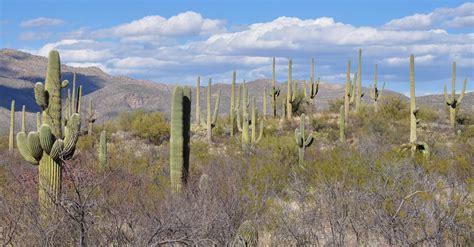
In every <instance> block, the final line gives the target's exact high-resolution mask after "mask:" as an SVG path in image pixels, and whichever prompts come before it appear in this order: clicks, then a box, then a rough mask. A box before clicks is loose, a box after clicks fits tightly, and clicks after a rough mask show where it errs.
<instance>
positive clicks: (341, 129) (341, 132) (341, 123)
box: [339, 105, 346, 143]
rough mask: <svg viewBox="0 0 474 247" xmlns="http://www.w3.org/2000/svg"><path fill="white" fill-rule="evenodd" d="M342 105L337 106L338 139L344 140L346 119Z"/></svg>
mask: <svg viewBox="0 0 474 247" xmlns="http://www.w3.org/2000/svg"><path fill="white" fill-rule="evenodd" d="M344 118H345V117H344V106H342V105H341V107H340V108H339V141H341V142H342V143H344V142H346V121H345V119H344Z"/></svg>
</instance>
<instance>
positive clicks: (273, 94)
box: [270, 57, 280, 117]
mask: <svg viewBox="0 0 474 247" xmlns="http://www.w3.org/2000/svg"><path fill="white" fill-rule="evenodd" d="M275 77H276V73H275V57H273V64H272V91H271V93H270V96H271V97H272V111H273V117H277V97H278V96H280V89H277V87H276V79H275Z"/></svg>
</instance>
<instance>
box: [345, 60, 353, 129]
mask: <svg viewBox="0 0 474 247" xmlns="http://www.w3.org/2000/svg"><path fill="white" fill-rule="evenodd" d="M351 94H352V90H351V61H348V62H347V70H346V90H345V95H344V121H346V122H347V121H348V120H349V107H350V105H349V104H350V102H349V101H350V97H351Z"/></svg>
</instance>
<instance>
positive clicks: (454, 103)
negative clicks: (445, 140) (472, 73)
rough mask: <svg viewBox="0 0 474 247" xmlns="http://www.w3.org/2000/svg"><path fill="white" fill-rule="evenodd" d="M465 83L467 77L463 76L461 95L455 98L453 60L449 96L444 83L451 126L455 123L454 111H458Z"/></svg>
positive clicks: (454, 68)
mask: <svg viewBox="0 0 474 247" xmlns="http://www.w3.org/2000/svg"><path fill="white" fill-rule="evenodd" d="M466 84H467V78H464V83H463V86H462V91H461V95H460V96H459V98H457V99H456V62H453V75H452V79H451V98H449V96H448V90H447V88H446V85H444V100H445V102H446V104H447V105H448V106H449V122H450V124H451V126H452V127H453V128H454V126H455V125H456V113H457V111H458V108H459V106H460V105H461V101H462V99H463V98H464V94H465V92H466Z"/></svg>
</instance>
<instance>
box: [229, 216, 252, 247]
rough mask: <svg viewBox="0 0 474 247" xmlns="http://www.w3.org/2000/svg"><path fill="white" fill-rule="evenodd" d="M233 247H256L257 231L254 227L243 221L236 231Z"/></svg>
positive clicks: (248, 221) (250, 223)
mask: <svg viewBox="0 0 474 247" xmlns="http://www.w3.org/2000/svg"><path fill="white" fill-rule="evenodd" d="M232 246H233V247H241V246H242V247H257V246H258V231H257V228H256V227H255V225H254V224H253V223H252V222H251V221H250V220H246V221H244V222H243V223H242V224H241V225H240V226H239V229H238V230H237V235H236V236H235V239H234V242H233V243H232Z"/></svg>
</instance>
